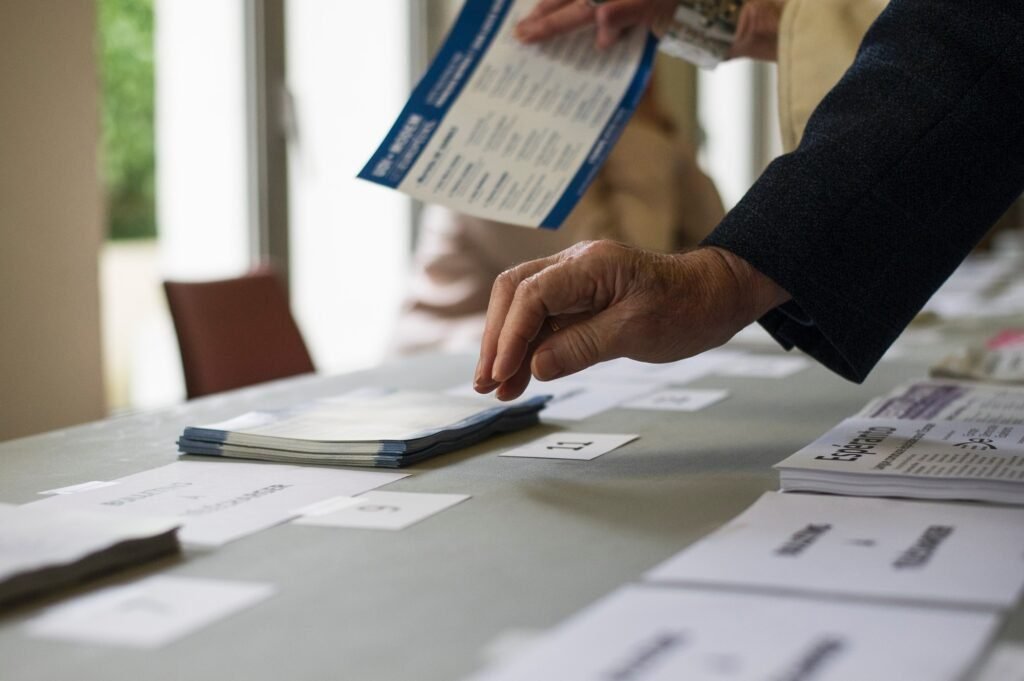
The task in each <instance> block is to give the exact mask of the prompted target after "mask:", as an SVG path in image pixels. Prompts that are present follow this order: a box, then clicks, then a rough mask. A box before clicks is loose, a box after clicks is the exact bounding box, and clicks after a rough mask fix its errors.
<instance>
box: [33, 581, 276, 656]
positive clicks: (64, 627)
mask: <svg viewBox="0 0 1024 681" xmlns="http://www.w3.org/2000/svg"><path fill="white" fill-rule="evenodd" d="M272 593H274V587H273V586H272V585H270V584H261V583H253V582H228V581H224V580H219V579H200V578H196V577H170V576H166V577H165V576H162V575H157V576H155V577H148V578H146V579H143V580H140V581H138V582H134V583H132V584H126V585H124V586H113V587H109V588H106V589H102V590H100V591H98V592H96V593H90V594H87V595H85V596H81V597H79V598H74V599H72V600H70V601H67V602H64V603H60V604H58V605H55V606H53V607H52V608H48V609H47V610H45V611H43V612H42V613H41V614H40V615H38V616H36V617H34V618H32V619H30V620H29V621H28V622H26V624H25V630H26V632H27V633H28V634H29V635H30V636H39V637H43V638H56V639H63V640H70V641H81V642H84V643H98V644H104V645H119V646H128V647H133V648H157V647H159V646H162V645H165V644H167V643H170V642H171V641H173V640H175V639H177V638H180V637H182V636H184V635H185V634H187V633H189V632H191V631H195V630H196V629H199V628H200V627H203V626H205V625H207V624H210V623H211V622H214V621H216V620H218V619H221V618H223V617H227V616H228V615H230V614H231V613H233V612H237V611H239V610H242V609H243V608H248V607H250V606H252V605H254V604H256V603H258V602H259V601H262V600H263V599H265V598H267V597H269V596H270V595H271V594H272Z"/></svg>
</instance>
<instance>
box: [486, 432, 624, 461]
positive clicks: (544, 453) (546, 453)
mask: <svg viewBox="0 0 1024 681" xmlns="http://www.w3.org/2000/svg"><path fill="white" fill-rule="evenodd" d="M638 437H640V436H639V435H622V434H616V433H574V432H572V431H562V432H559V433H552V434H551V435H545V436H544V437H542V438H540V439H538V440H534V441H533V442H528V443H526V444H525V445H523V446H521V447H516V448H515V449H510V450H509V451H507V452H502V453H501V456H518V457H523V458H529V459H575V460H579V461H589V460H590V459H596V458H597V457H599V456H601V455H602V454H607V453H608V452H610V451H612V450H613V449H618V448H619V447H621V446H622V445H624V444H627V443H629V442H632V441H633V440H635V439H637V438H638Z"/></svg>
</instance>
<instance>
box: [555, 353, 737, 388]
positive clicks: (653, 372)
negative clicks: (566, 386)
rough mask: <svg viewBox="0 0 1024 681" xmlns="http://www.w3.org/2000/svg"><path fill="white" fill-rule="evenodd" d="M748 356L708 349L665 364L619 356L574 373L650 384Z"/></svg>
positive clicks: (707, 371)
mask: <svg viewBox="0 0 1024 681" xmlns="http://www.w3.org/2000/svg"><path fill="white" fill-rule="evenodd" d="M746 357H748V355H747V353H745V352H737V351H735V350H720V349H716V350H708V351H707V352H703V353H701V354H699V355H695V356H693V357H687V358H686V359H681V360H679V361H677V362H668V363H666V364H651V363H649V362H638V361H636V360H632V359H626V358H625V357H620V358H618V359H613V360H610V361H608V362H602V363H600V364H596V365H594V366H592V367H590V368H589V369H587V370H585V371H583V372H581V373H579V374H576V375H575V376H574V377H579V379H581V380H586V381H591V380H594V381H605V382H607V381H645V382H647V383H653V384H666V383H671V384H679V383H690V382H691V381H696V380H698V379H701V378H704V377H706V376H710V375H712V374H714V373H716V372H717V371H718V370H719V369H721V368H722V367H723V366H727V365H729V364H732V363H734V362H737V361H742V360H743V359H744V358H746Z"/></svg>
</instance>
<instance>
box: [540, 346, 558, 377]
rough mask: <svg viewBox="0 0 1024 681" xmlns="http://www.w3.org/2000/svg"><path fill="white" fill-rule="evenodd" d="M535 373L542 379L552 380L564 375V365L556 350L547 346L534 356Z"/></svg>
mask: <svg viewBox="0 0 1024 681" xmlns="http://www.w3.org/2000/svg"><path fill="white" fill-rule="evenodd" d="M533 375H534V376H536V377H537V378H538V379H540V380H542V381H550V380H551V379H553V378H558V377H559V376H561V375H562V365H561V363H560V362H559V361H558V357H557V356H556V355H555V351H554V350H551V349H550V348H546V349H544V350H541V351H540V352H538V353H537V354H536V355H534V356H533Z"/></svg>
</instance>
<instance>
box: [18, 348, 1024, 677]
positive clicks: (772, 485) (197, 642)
mask: <svg viewBox="0 0 1024 681" xmlns="http://www.w3.org/2000/svg"><path fill="white" fill-rule="evenodd" d="M766 351H767V350H766ZM938 351H939V350H938V349H937V348H935V347H932V345H931V344H930V343H925V344H923V345H921V346H920V347H915V348H911V354H910V356H908V357H904V358H903V359H898V360H894V361H890V362H884V363H883V364H881V365H879V367H878V369H876V371H875V372H874V374H873V375H872V377H871V378H870V379H869V380H868V381H867V382H866V383H865V384H864V385H859V386H858V385H853V384H850V383H847V382H845V381H843V380H841V379H839V378H837V377H835V376H833V375H832V374H830V373H829V372H827V371H826V370H824V369H822V368H820V367H818V366H817V365H815V366H813V367H811V368H810V369H808V370H805V371H802V372H800V373H798V374H796V375H795V376H792V377H791V378H787V379H756V378H722V377H709V378H705V379H703V380H701V381H698V382H696V383H694V384H692V385H693V386H694V387H714V388H727V389H729V390H730V391H731V395H730V397H729V398H728V399H727V400H726V401H724V402H721V403H718V404H716V405H713V406H711V407H709V408H707V409H705V410H703V411H700V412H697V413H691V414H686V413H666V412H654V411H650V412H648V411H635V410H625V409H616V410H612V411H608V412H605V413H604V414H601V415H599V416H595V417H592V418H590V419H588V420H585V421H577V422H566V426H567V427H568V428H569V429H572V430H578V431H583V432H586V431H591V432H594V431H596V432H611V433H639V434H640V435H641V439H640V440H638V441H636V442H634V443H632V444H631V445H629V446H627V447H624V448H622V449H620V450H617V451H613V452H611V453H609V454H606V455H604V456H602V457H600V458H598V459H595V460H593V461H589V462H588V461H558V460H540V459H516V458H500V457H498V456H497V452H498V451H500V450H503V449H506V448H508V447H511V446H514V445H516V444H519V443H522V442H525V441H527V440H530V439H533V438H535V437H538V436H539V435H541V434H543V433H544V432H547V431H549V430H553V429H554V427H552V426H538V427H537V428H534V429H531V430H528V431H524V432H520V433H515V434H511V435H507V436H504V437H501V438H498V439H494V440H491V441H488V442H485V443H483V444H480V445H478V446H475V447H472V448H471V449H467V450H465V451H462V452H458V453H454V454H449V455H445V456H442V457H440V458H437V459H434V460H432V461H430V462H427V463H425V464H423V465H419V466H416V467H413V468H410V469H408V472H410V473H413V474H414V475H413V476H412V477H410V478H407V479H404V480H401V481H399V482H397V483H395V484H393V485H390V486H389V487H388V488H387V489H388V490H394V491H402V490H405V491H417V492H449V493H459V494H469V495H472V499H470V500H469V501H467V502H465V503H462V504H460V505H458V506H456V507H454V508H452V509H449V510H447V511H444V512H443V513H441V514H439V515H436V516H434V517H432V518H429V519H427V520H426V521H424V522H422V523H420V524H418V525H415V526H413V527H411V528H408V529H406V530H403V531H400V532H382V531H372V530H343V529H336V528H318V527H305V526H298V525H289V524H285V525H280V526H277V527H274V528H272V529H269V530H267V531H264V532H261V533H259V534H256V535H253V536H250V537H247V538H244V539H241V540H238V541H236V542H233V543H231V544H229V545H227V546H225V547H223V548H220V549H218V550H216V551H212V552H204V553H198V552H197V553H193V552H190V553H187V554H186V555H184V556H182V557H180V558H175V559H169V560H165V561H163V562H161V563H157V564H154V565H150V566H147V567H144V568H140V569H136V570H134V571H132V572H130V573H128V574H125V573H121V574H119V575H117V576H115V577H111V578H108V579H105V580H102V581H100V582H94V583H92V584H90V585H88V586H85V587H82V588H79V589H77V590H75V591H72V592H70V593H69V592H64V593H63V594H61V596H60V597H59V598H67V597H68V596H69V595H73V594H74V593H85V592H89V591H91V590H94V589H96V588H97V587H98V586H102V585H105V584H116V583H121V582H124V581H126V580H129V579H133V578H137V577H138V576H140V575H148V574H154V573H156V572H162V573H165V574H174V575H189V576H198V577H208V578H221V579H236V580H251V581H257V582H269V583H272V584H274V585H276V587H277V589H278V593H277V594H276V595H275V596H273V597H271V598H270V599H268V600H266V601H263V602H262V603H260V604H258V605H257V606H255V607H253V608H251V609H248V610H245V611H243V612H240V613H238V614H235V615H233V616H231V617H228V618H226V619H223V620H220V621H218V622H216V623H214V624H212V625H210V626H208V627H205V628H203V629H201V630H199V631H197V632H194V633H192V634H190V635H188V636H186V637H185V638H183V639H180V640H178V641H176V642H174V643H171V644H169V645H167V646H166V647H164V648H161V649H158V650H154V651H138V650H131V649H124V648H113V647H101V646H93V645H85V644H75V643H65V642H55V641H48V640H41V639H35V638H30V637H29V636H27V635H25V633H24V632H23V630H22V628H21V625H22V623H23V622H24V621H25V619H27V618H28V617H30V616H32V615H33V614H37V613H38V612H39V611H40V610H41V608H43V607H45V605H46V604H47V603H48V602H51V601H46V600H43V601H36V602H34V603H31V604H28V605H25V606H22V607H20V608H18V609H16V610H13V611H8V612H6V613H4V614H3V615H0V679H3V680H4V681H15V680H23V679H24V680H27V679H39V680H45V681H54V680H57V679H76V680H82V681H85V680H88V679H103V680H104V681H109V680H110V679H151V680H158V679H213V678H224V679H247V680H251V681H258V680H261V679H294V680H298V679H333V680H339V679H344V680H348V679H358V680H360V681H398V680H405V679H410V680H415V681H434V680H438V681H440V680H445V681H453V680H457V679H460V678H462V677H464V676H465V675H467V674H469V673H470V672H472V671H474V670H476V669H478V668H480V666H481V665H482V664H483V661H484V659H483V657H482V651H483V650H484V649H485V648H486V647H487V646H488V645H489V644H490V643H491V642H492V641H493V640H495V638H496V637H498V636H499V635H500V634H502V633H503V632H506V631H508V630H510V629H521V628H527V629H536V630H540V629H544V628H547V627H550V626H552V625H554V624H556V623H558V622H559V621H561V620H563V619H564V618H566V617H567V616H569V615H571V614H572V613H574V612H576V611H577V610H579V609H580V608H582V607H584V606H585V605H587V604H589V603H591V602H593V601H594V600H596V599H598V598H599V597H601V596H603V595H604V594H606V593H608V592H609V591H611V590H613V589H615V588H616V587H618V586H620V585H622V584H625V583H628V582H631V581H636V580H637V579H638V578H639V577H640V575H641V574H642V573H643V572H644V571H645V570H646V569H648V568H650V567H652V566H653V565H655V564H657V563H658V562H660V561H661V560H663V559H665V558H667V557H669V556H671V555H673V554H674V553H676V552H677V551H679V550H680V549H682V548H683V547H685V546H687V545H688V544H690V543H692V542H693V541H695V540H696V539H698V538H700V537H702V536H703V535H705V534H707V533H709V532H711V531H712V530H714V529H715V528H717V527H719V526H720V525H722V524H723V523H725V522H726V521H728V520H729V519H730V518H732V517H733V516H735V515H736V514H738V513H739V512H740V511H742V510H743V509H744V508H745V507H746V506H748V505H749V504H750V503H752V502H753V501H754V500H755V499H756V498H757V497H758V496H759V495H760V494H761V493H762V492H763V491H765V490H772V489H776V488H777V477H776V475H775V473H774V472H773V471H772V468H771V466H772V464H774V463H775V462H777V461H779V460H780V459H782V458H783V457H785V456H787V455H788V454H790V453H792V452H793V451H795V450H797V449H799V448H800V447H802V446H803V445H805V444H807V443H808V442H810V441H811V440H812V439H814V438H815V437H816V436H818V435H820V434H821V433H822V432H824V431H826V430H827V429H828V428H829V427H831V426H832V425H833V424H835V423H836V422H838V421H839V420H841V419H842V418H844V417H846V416H849V415H851V414H853V413H854V412H855V411H856V410H857V409H859V408H860V407H861V406H862V405H863V404H864V403H865V402H867V401H868V400H869V399H870V398H872V397H875V396H878V395H880V394H882V393H884V392H886V391H888V390H889V389H891V388H892V387H894V386H895V385H897V384H899V383H901V382H904V381H907V380H910V379H914V378H920V377H922V376H924V374H925V369H926V366H927V363H928V361H929V360H930V359H932V358H933V356H934V355H935V354H936V353H937V352H938ZM472 367H473V359H472V358H470V357H452V356H430V357H421V358H417V359H411V360H407V361H403V362H399V363H395V364H389V365H386V366H383V367H381V368H378V369H375V370H373V371H369V372H363V373H356V374H350V375H344V376H312V377H301V378H297V379H290V380H285V381H279V382H276V383H272V384H267V385H264V386H258V387H255V388H250V389H246V390H241V391H237V392H234V393H229V394H226V395H222V396H214V397H210V398H206V399H201V400H195V401H193V402H190V403H187V404H184V405H182V406H180V407H176V408H173V409H169V410H164V411H160V412H155V413H147V414H140V415H134V416H127V417H122V418H116V419H110V420H106V421H102V422H98V423H93V424H88V425H85V426H80V427H76V428H70V429H66V430H61V431H55V432H51V433H47V434H43V435H39V436H35V437H30V438H25V439H21V440H14V441H10V442H7V443H3V444H0V473H2V474H0V501H4V502H9V503H23V502H28V501H31V500H33V499H37V498H38V496H37V493H38V492H39V491H41V490H46V489H52V488H55V487H61V486H64V485H70V484H74V483H78V482H83V481H87V480H109V479H113V478H117V477H120V476H123V475H128V474H131V473H136V472H139V471H143V470H147V469H150V468H154V467H156V466H160V465H163V464H166V463H170V462H172V461H175V460H176V459H177V454H176V453H175V447H174V444H173V443H174V440H175V437H176V436H177V435H178V434H179V433H180V431H181V430H182V428H183V427H184V426H185V425H195V424H198V423H204V422H211V421H215V420H220V419H223V418H227V417H230V416H233V415H236V414H238V413H241V412H243V411H248V410H250V409H253V408H267V407H275V406H281V405H285V404H288V403H292V402H294V401H296V400H299V399H309V398H313V397H317V396H323V395H330V394H336V393H338V392H341V391H343V390H346V389H350V388H353V387H357V386H363V385H390V386H397V387H418V388H437V389H440V388H445V387H449V386H452V385H454V384H456V383H459V382H466V381H468V380H469V376H470V372H471V371H472ZM1001 636H1002V637H1003V638H1009V639H1015V640H1024V617H1022V615H1021V612H1020V611H1019V610H1018V611H1017V612H1015V613H1012V614H1011V616H1010V618H1009V620H1008V621H1007V624H1006V626H1005V627H1004V628H1003V631H1002V634H1001ZM538 681H540V680H538Z"/></svg>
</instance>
